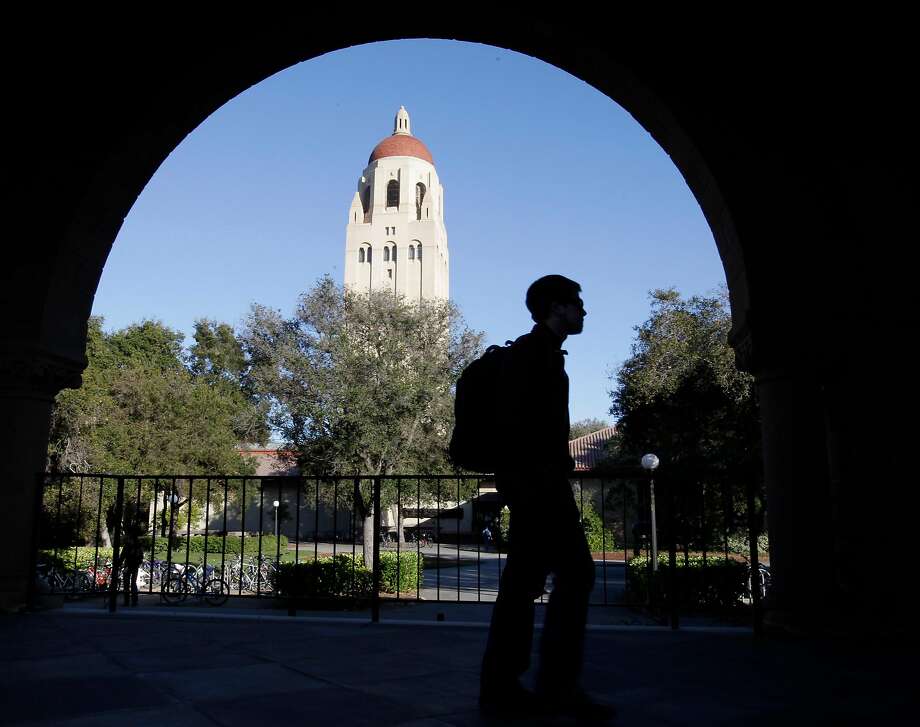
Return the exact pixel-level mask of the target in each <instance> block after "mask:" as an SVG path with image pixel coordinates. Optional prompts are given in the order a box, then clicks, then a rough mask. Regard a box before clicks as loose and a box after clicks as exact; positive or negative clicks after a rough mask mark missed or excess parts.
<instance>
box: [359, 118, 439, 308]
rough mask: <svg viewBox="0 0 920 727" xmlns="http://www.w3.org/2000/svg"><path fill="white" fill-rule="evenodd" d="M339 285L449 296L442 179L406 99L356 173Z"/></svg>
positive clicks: (420, 296)
mask: <svg viewBox="0 0 920 727" xmlns="http://www.w3.org/2000/svg"><path fill="white" fill-rule="evenodd" d="M345 287H347V288H349V289H351V290H354V291H357V292H364V293H369V292H371V291H372V290H388V291H392V292H393V293H396V294H399V295H402V296H404V297H405V298H406V299H407V300H419V301H421V300H436V299H440V300H446V299H447V298H448V297H449V296H450V255H449V253H448V249H447V229H446V228H445V226H444V187H442V186H441V182H440V180H439V178H438V172H437V169H435V166H434V159H433V158H432V156H431V152H430V151H428V147H427V146H425V144H424V143H422V141H421V140H420V139H419V138H418V137H416V136H413V135H412V133H411V127H410V123H409V112H408V111H406V107H405V106H400V107H399V111H397V112H396V118H395V119H394V122H393V133H392V135H390V136H388V137H386V138H384V139H383V140H381V141H380V142H379V143H378V144H377V146H375V147H374V149H373V151H371V155H370V157H369V158H368V160H367V166H366V167H365V168H364V171H363V172H362V173H361V175H360V176H359V177H358V184H357V189H356V190H355V194H354V196H353V197H352V200H351V206H350V207H349V208H348V224H347V226H346V228H345Z"/></svg>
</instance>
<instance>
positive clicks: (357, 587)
mask: <svg viewBox="0 0 920 727" xmlns="http://www.w3.org/2000/svg"><path fill="white" fill-rule="evenodd" d="M359 558H360V556H358V557H356V558H354V559H352V556H351V554H350V553H349V554H342V555H336V556H328V557H325V558H318V559H317V560H314V561H307V562H304V563H281V564H279V566H278V569H277V570H276V571H273V572H272V574H271V579H272V588H273V589H274V591H275V593H276V594H277V595H278V596H281V597H285V598H335V597H343V596H349V597H359V598H360V597H367V596H370V595H371V591H372V588H373V575H372V573H371V572H370V571H369V570H368V569H367V568H365V567H364V566H363V565H359V564H358V562H357V561H358V560H359Z"/></svg>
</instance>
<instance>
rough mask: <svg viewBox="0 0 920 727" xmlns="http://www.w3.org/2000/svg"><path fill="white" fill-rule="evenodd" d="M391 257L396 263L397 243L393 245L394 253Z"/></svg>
mask: <svg viewBox="0 0 920 727" xmlns="http://www.w3.org/2000/svg"><path fill="white" fill-rule="evenodd" d="M391 259H392V260H393V262H394V263H395V262H396V245H393V255H392V258H391Z"/></svg>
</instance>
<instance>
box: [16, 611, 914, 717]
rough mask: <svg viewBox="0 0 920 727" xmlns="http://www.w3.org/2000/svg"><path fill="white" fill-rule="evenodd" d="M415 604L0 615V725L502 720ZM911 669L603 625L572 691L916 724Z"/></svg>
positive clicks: (837, 652)
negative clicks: (288, 610)
mask: <svg viewBox="0 0 920 727" xmlns="http://www.w3.org/2000/svg"><path fill="white" fill-rule="evenodd" d="M424 606H425V608H427V607H428V606H427V605H424ZM406 608H409V609H410V610H409V611H406ZM414 608H415V607H414V606H412V607H401V606H395V605H394V606H393V607H385V608H384V612H383V622H382V623H380V624H369V623H367V621H366V616H365V617H364V618H363V619H360V620H359V619H358V618H356V617H359V616H360V614H353V615H352V620H350V621H349V620H348V616H344V617H340V616H330V617H327V618H326V619H325V620H324V619H322V618H317V617H315V615H313V616H306V617H295V618H291V617H288V616H286V615H284V614H283V613H280V614H279V613H278V612H277V611H268V610H266V609H249V610H248V611H247V610H244V609H229V610H225V609H207V608H197V607H191V608H185V609H181V608H180V609H167V608H156V607H154V606H152V605H148V606H142V607H141V608H138V609H134V610H127V609H126V610H124V611H119V612H118V613H117V614H115V615H110V614H108V613H106V612H105V611H104V610H103V609H102V608H99V607H91V606H89V605H87V604H82V605H73V604H69V605H68V606H67V607H65V608H64V609H57V610H49V611H44V612H40V613H33V614H27V615H21V616H3V617H0V643H2V645H3V648H2V651H0V705H2V710H0V723H3V724H25V723H28V724H42V725H45V724H47V725H62V726H68V725H69V726H74V727H75V726H76V725H100V726H102V727H105V726H106V725H118V727H126V726H127V725H130V726H131V727H135V726H141V725H164V724H168V725H170V727H184V726H186V725H188V726H193V725H194V726H197V725H228V726H230V725H247V726H249V727H251V726H252V725H260V724H269V723H274V724H291V725H321V726H325V725H335V726H336V727H339V726H341V727H346V726H348V725H374V727H381V726H382V725H401V726H402V727H444V726H445V725H456V726H458V727H459V726H462V725H494V724H502V722H498V721H494V720H483V719H481V718H480V717H479V714H478V711H477V709H476V696H477V692H478V666H479V659H480V656H481V653H482V648H483V645H484V642H485V637H486V629H485V627H484V623H479V624H478V625H462V624H461V621H463V620H464V619H463V618H462V616H463V614H464V613H465V612H466V611H464V609H467V608H468V607H466V606H455V607H454V609H455V610H454V611H452V612H451V611H449V612H448V613H445V619H446V620H445V621H443V622H438V621H437V620H435V617H434V613H435V612H434V611H432V610H431V609H429V610H425V609H424V608H423V609H420V610H412V609H414ZM432 608H434V609H440V610H439V611H438V612H440V613H444V608H445V607H444V606H442V605H438V604H434V605H432ZM608 610H609V609H608ZM411 616H417V617H418V618H414V619H413V618H410V617H411ZM418 624H426V625H425V626H420V625H418ZM913 662H914V657H913V655H912V654H911V653H910V651H909V650H908V649H907V648H906V647H905V648H900V649H893V648H889V649H888V650H886V651H879V650H877V649H873V648H869V647H866V646H858V645H856V644H855V643H848V642H842V643H836V644H816V643H805V642H790V641H776V640H768V641H755V640H754V639H753V637H752V636H751V634H750V632H749V631H747V630H744V629H731V628H693V627H690V628H687V629H682V630H681V631H678V632H671V631H669V630H667V629H663V628H658V627H652V626H616V625H612V624H607V625H597V626H595V627H594V628H592V630H591V631H590V632H589V634H588V644H587V652H586V657H585V667H586V668H585V684H586V686H587V687H588V688H589V689H590V690H592V691H593V692H594V693H596V694H597V695H599V696H602V697H604V698H605V699H607V700H609V701H611V702H613V703H615V704H616V705H617V706H618V709H619V713H620V714H619V717H618V719H617V720H616V722H615V724H618V725H624V726H625V725H643V726H648V727H654V726H657V725H662V726H665V725H667V726H675V725H701V726H705V727H714V726H715V725H742V724H743V725H754V726H759V725H783V727H794V726H795V725H808V726H809V727H812V726H813V725H870V724H871V725H883V724H895V723H900V721H903V720H897V716H898V715H899V714H900V715H904V714H916V710H915V709H914V708H913V706H914V705H913V704H912V702H913V701H914V700H915V697H914V691H913V689H914V684H913V674H914V669H913ZM531 677H532V675H531V674H528V676H527V678H528V679H530V678H531ZM909 707H911V709H910V710H909V711H908V708H909ZM518 723H520V722H518ZM528 724H546V725H564V724H569V722H567V721H566V720H565V719H556V720H549V719H547V720H544V721H539V722H534V721H533V720H531V721H529V722H528Z"/></svg>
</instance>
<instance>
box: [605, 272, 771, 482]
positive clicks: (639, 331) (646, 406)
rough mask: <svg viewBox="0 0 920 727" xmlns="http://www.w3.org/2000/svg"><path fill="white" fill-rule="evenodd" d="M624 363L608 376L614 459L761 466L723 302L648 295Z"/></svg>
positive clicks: (747, 381) (700, 466) (751, 406)
mask: <svg viewBox="0 0 920 727" xmlns="http://www.w3.org/2000/svg"><path fill="white" fill-rule="evenodd" d="M650 297H651V303H652V305H651V316H650V317H649V319H648V320H647V321H646V322H645V323H643V324H642V325H641V326H637V328H636V341H635V343H634V344H633V346H632V352H631V355H630V357H629V358H628V359H627V360H626V361H625V362H624V364H623V365H622V366H621V367H620V369H619V371H618V372H617V373H616V374H615V375H614V376H613V377H612V379H613V381H614V390H613V391H612V392H611V396H612V400H613V401H612V406H611V408H610V413H611V414H612V415H614V416H615V417H616V418H617V419H618V421H617V435H616V437H615V438H614V440H613V442H614V446H615V457H616V459H617V460H619V461H622V462H624V463H629V464H636V463H637V462H638V458H639V457H641V456H642V454H644V453H645V452H655V453H656V454H657V455H658V456H659V457H660V458H661V461H662V466H664V465H666V464H667V465H668V467H669V468H672V469H674V470H675V471H676V470H678V469H682V470H683V471H685V472H689V471H696V470H722V471H726V472H728V471H735V472H737V471H738V470H739V468H745V469H749V468H750V467H752V466H754V465H755V464H759V461H760V425H759V417H758V412H757V404H756V400H755V397H754V388H753V383H754V382H753V378H752V377H751V376H750V375H749V374H747V373H744V372H742V371H739V370H738V368H737V367H736V365H735V359H734V353H733V351H732V349H731V347H730V346H729V345H728V331H729V329H730V327H731V316H730V314H729V312H728V310H727V307H726V304H725V301H724V297H700V296H694V297H691V298H688V299H684V298H681V296H680V294H679V293H678V292H677V291H676V290H673V289H666V290H655V291H652V293H651V294H650Z"/></svg>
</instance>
